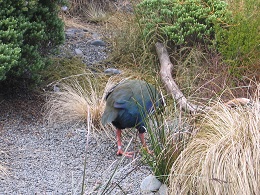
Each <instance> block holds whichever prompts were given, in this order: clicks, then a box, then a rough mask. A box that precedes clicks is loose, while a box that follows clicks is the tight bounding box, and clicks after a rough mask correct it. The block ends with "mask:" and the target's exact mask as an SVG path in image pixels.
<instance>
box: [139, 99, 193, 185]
mask: <svg viewBox="0 0 260 195" xmlns="http://www.w3.org/2000/svg"><path fill="white" fill-rule="evenodd" d="M189 123H190V121H188V119H187V118H186V117H185V116H182V115H181V113H180V112H179V111H178V110H177V109H176V106H175V105H174V104H172V105H167V106H166V107H165V110H164V111H163V112H160V111H159V112H158V111H156V112H155V113H153V115H152V116H151V117H150V118H149V122H148V121H147V134H148V137H149V145H150V149H152V153H153V154H152V155H151V154H148V153H147V152H146V150H143V160H144V162H145V163H146V164H148V165H149V166H150V167H151V169H152V171H153V173H154V175H155V176H156V177H157V178H158V179H159V180H160V181H161V182H163V183H168V176H169V174H170V171H171V167H172V164H173V163H174V162H175V160H176V159H177V158H178V156H179V154H180V152H181V151H182V150H183V148H184V147H185V145H186V143H187V141H188V139H189V137H190V131H191V129H190V128H191V126H190V125H189Z"/></svg>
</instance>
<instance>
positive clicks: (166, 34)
mask: <svg viewBox="0 0 260 195" xmlns="http://www.w3.org/2000/svg"><path fill="white" fill-rule="evenodd" d="M226 8H227V4H226V3H225V1H221V0H182V1H180V0H144V1H142V2H141V3H140V4H139V5H138V6H137V9H136V13H137V16H138V20H139V22H140V25H141V28H142V29H143V35H144V36H145V38H148V39H150V38H151V37H154V36H155V37H156V38H158V37H162V38H165V39H168V40H171V41H173V42H174V43H175V44H189V45H191V44H193V43H194V42H204V41H205V40H206V39H214V35H215V31H214V24H215V23H220V24H223V23H224V22H225V21H226V19H227V16H228V11H227V9H226Z"/></svg>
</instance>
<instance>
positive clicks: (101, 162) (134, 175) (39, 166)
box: [0, 29, 151, 195]
mask: <svg viewBox="0 0 260 195" xmlns="http://www.w3.org/2000/svg"><path fill="white" fill-rule="evenodd" d="M87 35H90V36H87ZM91 41H93V36H92V35H91V33H89V32H88V31H86V30H81V29H69V30H67V31H66V43H65V45H64V46H63V47H62V48H61V51H62V52H61V54H60V56H68V55H73V56H74V55H75V49H79V50H81V51H82V53H83V56H82V60H83V61H84V62H85V63H86V65H87V66H89V65H92V64H94V63H97V62H100V61H102V60H104V59H106V57H107V54H106V49H107V48H106V46H97V45H92V44H91ZM43 103H44V100H43V98H41V97H39V96H37V95H35V94H27V95H26V94H24V93H21V94H17V93H16V94H15V95H14V96H12V97H5V96H0V149H1V150H2V151H3V152H4V153H1V154H0V162H2V163H4V164H5V166H6V167H7V168H8V175H6V176H3V177H1V182H0V194H1V195H2V194H3V195H5V194H7V195H9V194H12V195H13V194H26V195H30V194H47V195H56V194H80V193H81V189H82V183H83V182H82V180H83V177H84V162H85V159H86V169H85V186H84V191H85V194H100V193H101V192H102V191H103V190H104V186H105V184H106V183H107V181H108V180H109V178H110V177H111V176H112V175H113V174H112V173H113V172H114V170H115V168H116V167H117V166H118V167H117V169H116V174H115V176H114V178H113V179H112V180H111V181H110V182H109V185H108V186H109V187H108V189H109V191H107V192H106V193H104V194H133V195H138V194H140V183H141V181H142V179H143V178H145V177H146V176H147V175H149V174H150V173H151V171H150V169H149V168H148V167H146V166H144V165H142V164H141V162H140V156H138V155H137V157H136V158H135V159H123V160H122V158H121V157H117V156H116V155H115V153H116V142H115V140H111V139H109V138H106V137H105V136H104V137H102V139H101V137H92V136H90V137H89V139H88V140H89V142H88V144H87V143H86V141H87V132H86V127H85V125H84V124H80V125H77V126H75V125H67V126H57V127H47V126H45V125H44V124H43V123H42V115H41V108H42V105H43ZM129 139H130V138H125V145H127V143H128V141H129ZM137 144H140V143H139V142H138V143H137ZM87 145H88V147H87V149H86V146H87ZM132 145H133V144H132ZM118 164H119V165H118ZM98 186H100V188H97V187H98ZM95 188H97V189H96V190H95ZM93 190H94V191H93Z"/></svg>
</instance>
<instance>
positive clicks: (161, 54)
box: [155, 42, 250, 113]
mask: <svg viewBox="0 0 260 195" xmlns="http://www.w3.org/2000/svg"><path fill="white" fill-rule="evenodd" d="M155 47H156V52H157V55H158V58H159V61H160V64H161V69H160V76H161V79H162V81H163V83H164V85H165V88H166V90H167V93H168V94H170V95H172V97H173V98H174V99H175V100H176V102H177V104H179V106H180V108H181V109H182V110H184V111H186V112H190V113H196V112H205V111H208V110H209V109H211V108H210V107H207V106H199V105H195V104H192V103H191V102H189V101H188V100H187V98H186V97H185V96H184V95H183V93H182V92H181V90H180V89H179V87H178V85H177V84H176V83H175V81H174V79H173V78H172V70H173V64H172V63H171V61H170V58H169V54H168V52H167V50H166V48H165V47H164V45H163V44H162V43H159V42H157V43H156V44H155ZM248 102H250V100H249V99H247V98H235V99H233V100H230V101H228V102H227V103H225V104H224V105H226V106H228V107H233V106H234V105H246V104H248Z"/></svg>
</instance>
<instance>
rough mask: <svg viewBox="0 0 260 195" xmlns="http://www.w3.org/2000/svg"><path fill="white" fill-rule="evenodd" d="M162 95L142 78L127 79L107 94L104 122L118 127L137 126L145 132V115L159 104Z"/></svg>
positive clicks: (140, 130) (141, 131)
mask: <svg viewBox="0 0 260 195" xmlns="http://www.w3.org/2000/svg"><path fill="white" fill-rule="evenodd" d="M160 102H161V96H160V94H159V92H158V91H157V90H156V89H155V87H154V86H152V85H151V84H148V83H147V82H145V81H141V80H126V81H124V82H122V83H120V84H119V85H117V86H116V87H115V88H114V89H113V90H112V92H110V93H109V94H108V95H107V103H106V108H105V111H104V114H103V116H102V124H103V125H105V124H106V123H110V122H112V124H113V125H114V126H115V127H116V128H118V129H125V128H132V127H136V128H137V129H138V130H139V132H140V133H143V132H144V128H143V127H144V126H145V124H144V121H143V120H144V117H146V115H147V114H148V113H150V112H152V111H153V110H154V106H153V105H155V106H159V104H160Z"/></svg>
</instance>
